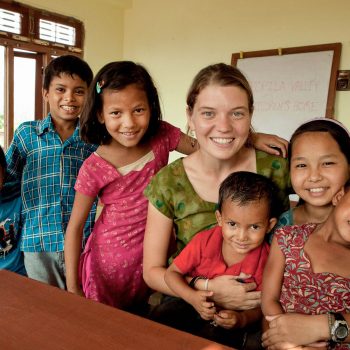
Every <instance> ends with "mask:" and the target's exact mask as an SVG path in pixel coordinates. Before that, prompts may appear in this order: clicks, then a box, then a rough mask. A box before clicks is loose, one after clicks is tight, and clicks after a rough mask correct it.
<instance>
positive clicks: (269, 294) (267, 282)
mask: <svg viewBox="0 0 350 350" xmlns="http://www.w3.org/2000/svg"><path fill="white" fill-rule="evenodd" d="M284 267H285V257H284V255H283V253H282V251H281V249H280V248H279V246H278V243H277V238H276V237H274V238H273V240H272V244H271V249H270V253H269V257H268V259H267V263H266V265H265V268H264V275H263V288H262V305H261V308H262V311H263V314H264V315H265V316H271V315H278V314H282V313H283V309H282V307H281V304H280V302H279V300H280V294H281V288H282V281H283V275H284Z"/></svg>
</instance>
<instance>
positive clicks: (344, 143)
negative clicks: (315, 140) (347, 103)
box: [288, 118, 350, 164]
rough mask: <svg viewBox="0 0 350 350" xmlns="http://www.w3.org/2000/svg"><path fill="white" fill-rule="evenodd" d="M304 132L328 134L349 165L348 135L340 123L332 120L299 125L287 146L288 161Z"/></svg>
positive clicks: (349, 143)
mask: <svg viewBox="0 0 350 350" xmlns="http://www.w3.org/2000/svg"><path fill="white" fill-rule="evenodd" d="M306 132H328V133H329V134H330V135H331V136H332V138H333V139H334V141H335V142H336V143H337V144H338V146H339V148H340V151H341V152H342V153H343V154H344V156H345V157H346V160H347V161H348V163H349V164H350V135H349V133H348V131H347V130H346V128H345V126H343V125H342V124H341V123H340V122H338V121H335V120H333V119H327V118H324V119H321V120H319V119H317V120H316V119H315V120H310V121H309V122H306V123H304V124H302V125H300V126H299V127H298V128H297V129H296V130H295V131H294V133H293V135H292V137H291V139H290V142H289V145H288V158H289V161H290V159H291V156H292V150H293V144H294V142H295V140H296V139H297V138H298V136H300V135H302V134H304V133H306Z"/></svg>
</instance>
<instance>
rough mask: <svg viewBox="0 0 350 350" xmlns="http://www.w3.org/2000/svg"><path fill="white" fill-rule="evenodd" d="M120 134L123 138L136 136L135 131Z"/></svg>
mask: <svg viewBox="0 0 350 350" xmlns="http://www.w3.org/2000/svg"><path fill="white" fill-rule="evenodd" d="M121 134H122V135H124V136H135V135H136V134H137V131H133V132H130V131H129V132H121Z"/></svg>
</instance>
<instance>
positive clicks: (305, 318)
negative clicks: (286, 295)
mask: <svg viewBox="0 0 350 350" xmlns="http://www.w3.org/2000/svg"><path fill="white" fill-rule="evenodd" d="M266 320H267V321H268V322H269V329H268V330H267V331H266V332H265V333H264V334H263V335H262V344H263V346H264V347H267V348H268V349H269V350H278V349H294V348H297V347H298V346H301V345H307V346H308V347H309V348H310V347H311V348H312V347H318V348H319V347H324V346H325V345H326V343H325V342H324V340H326V339H327V337H329V329H328V321H327V315H302V314H297V313H287V314H280V315H275V316H266ZM319 341H322V342H319ZM317 342H319V343H317Z"/></svg>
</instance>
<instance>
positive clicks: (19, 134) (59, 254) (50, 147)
mask: <svg viewBox="0 0 350 350" xmlns="http://www.w3.org/2000/svg"><path fill="white" fill-rule="evenodd" d="M92 77H93V74H92V71H91V69H90V67H89V66H88V64H87V63H86V62H85V61H83V60H81V59H80V58H78V57H75V56H72V55H66V56H61V57H58V58H56V59H54V60H53V61H51V62H50V63H49V65H48V66H47V67H46V69H45V73H44V83H43V97H44V100H45V101H46V102H48V104H49V106H50V113H49V114H48V116H47V117H46V118H45V119H43V120H40V121H39V120H36V121H30V122H24V123H22V124H21V125H20V126H19V127H18V129H17V130H16V132H15V134H14V137H13V141H12V143H11V145H10V147H9V149H8V151H7V153H6V159H7V163H8V168H7V171H8V174H9V176H10V178H11V180H14V181H20V182H21V195H22V213H21V220H22V240H21V250H22V251H23V252H24V264H25V268H26V270H27V274H28V276H29V277H30V278H33V279H36V280H39V281H42V282H46V283H49V284H51V285H54V286H57V287H60V288H62V289H64V288H65V267H64V254H63V251H64V233H65V230H66V227H67V224H68V221H69V217H70V213H71V210H72V206H73V200H74V194H75V191H74V184H75V180H76V177H77V175H78V171H79V168H80V166H81V165H82V163H83V161H84V160H85V159H86V158H87V157H88V156H89V155H90V154H91V153H92V152H93V151H94V150H95V149H96V146H94V145H89V144H86V143H85V142H83V141H82V140H81V139H80V137H79V119H78V116H79V115H80V113H81V110H82V107H83V104H84V100H85V94H86V92H87V89H88V86H89V85H90V83H91V80H92ZM94 217H95V208H93V210H92V211H91V213H90V216H89V219H88V221H87V223H86V225H85V230H84V233H85V236H88V235H89V234H90V231H91V229H92V224H93V222H94Z"/></svg>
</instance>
